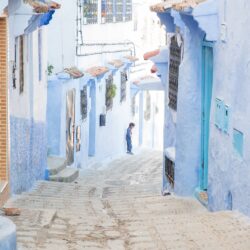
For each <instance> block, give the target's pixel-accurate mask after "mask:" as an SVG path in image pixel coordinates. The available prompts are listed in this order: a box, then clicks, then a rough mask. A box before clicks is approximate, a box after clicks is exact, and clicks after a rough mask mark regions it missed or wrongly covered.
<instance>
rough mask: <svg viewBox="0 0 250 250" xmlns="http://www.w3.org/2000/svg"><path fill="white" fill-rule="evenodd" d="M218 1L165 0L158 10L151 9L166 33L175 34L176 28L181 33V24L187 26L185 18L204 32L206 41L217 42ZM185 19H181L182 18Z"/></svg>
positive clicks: (182, 27)
mask: <svg viewBox="0 0 250 250" xmlns="http://www.w3.org/2000/svg"><path fill="white" fill-rule="evenodd" d="M218 4H219V3H218V1H217V0H181V1H179V0H165V1H164V4H163V5H162V7H161V8H160V9H157V8H152V7H151V10H152V11H155V12H156V13H157V15H158V16H159V18H160V19H161V22H162V24H164V25H165V26H166V29H167V32H175V30H176V26H177V27H179V28H180V29H181V30H182V32H183V30H184V26H183V23H185V24H186V25H187V26H188V25H189V22H187V17H189V19H190V20H191V19H193V20H191V21H194V22H197V23H198V26H199V28H200V30H201V31H203V32H205V34H206V40H208V41H217V40H218V38H219V20H218ZM184 16H185V17H186V18H183V17H184Z"/></svg>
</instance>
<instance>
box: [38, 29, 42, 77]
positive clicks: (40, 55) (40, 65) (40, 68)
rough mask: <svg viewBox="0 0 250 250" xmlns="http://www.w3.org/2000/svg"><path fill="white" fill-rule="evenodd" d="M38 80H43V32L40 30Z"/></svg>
mask: <svg viewBox="0 0 250 250" xmlns="http://www.w3.org/2000/svg"><path fill="white" fill-rule="evenodd" d="M38 78H39V81H41V80H42V30H41V29H39V30H38Z"/></svg>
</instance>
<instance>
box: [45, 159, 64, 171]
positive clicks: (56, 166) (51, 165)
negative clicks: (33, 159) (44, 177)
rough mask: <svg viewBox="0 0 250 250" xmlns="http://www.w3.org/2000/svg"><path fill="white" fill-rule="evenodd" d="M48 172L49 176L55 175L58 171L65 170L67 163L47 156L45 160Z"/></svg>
mask: <svg viewBox="0 0 250 250" xmlns="http://www.w3.org/2000/svg"><path fill="white" fill-rule="evenodd" d="M47 165H48V168H47V169H48V171H49V175H56V174H58V173H59V172H60V171H62V170H63V169H65V168H66V166H67V161H66V159H64V158H61V157H56V156H49V157H48V159H47Z"/></svg>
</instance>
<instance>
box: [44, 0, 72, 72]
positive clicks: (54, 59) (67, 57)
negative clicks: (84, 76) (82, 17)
mask: <svg viewBox="0 0 250 250" xmlns="http://www.w3.org/2000/svg"><path fill="white" fill-rule="evenodd" d="M57 2H58V3H60V4H61V8H60V9H59V10H57V11H56V12H55V14H54V15H53V19H52V20H51V22H50V24H49V26H48V64H51V65H53V66H54V72H55V73H57V72H61V71H62V70H63V69H64V68H66V67H71V66H74V65H75V45H76V1H69V0H58V1H57Z"/></svg>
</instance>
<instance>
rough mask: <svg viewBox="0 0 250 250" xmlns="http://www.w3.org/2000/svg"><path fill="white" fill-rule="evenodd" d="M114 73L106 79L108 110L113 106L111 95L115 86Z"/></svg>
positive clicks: (106, 103)
mask: <svg viewBox="0 0 250 250" xmlns="http://www.w3.org/2000/svg"><path fill="white" fill-rule="evenodd" d="M113 81H114V80H113V75H110V76H109V77H108V79H106V94H105V99H106V100H105V105H106V110H110V109H112V108H113V97H112V96H110V92H111V89H112V87H113Z"/></svg>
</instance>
